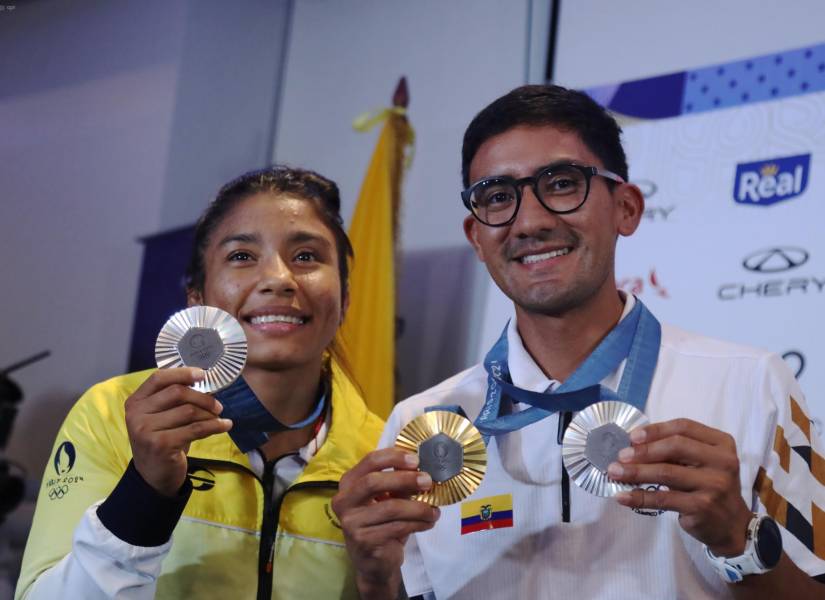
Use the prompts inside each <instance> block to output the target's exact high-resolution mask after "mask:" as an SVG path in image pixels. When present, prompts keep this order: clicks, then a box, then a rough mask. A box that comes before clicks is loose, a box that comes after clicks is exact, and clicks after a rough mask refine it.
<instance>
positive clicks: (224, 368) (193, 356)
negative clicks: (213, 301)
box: [155, 306, 246, 394]
mask: <svg viewBox="0 0 825 600" xmlns="http://www.w3.org/2000/svg"><path fill="white" fill-rule="evenodd" d="M155 360H156V361H157V365H158V368H160V369H170V368H173V367H198V368H200V369H203V370H204V371H205V373H206V376H205V377H204V379H203V380H202V381H198V382H196V383H195V384H194V385H193V386H192V387H193V388H194V389H196V390H197V391H199V392H204V393H206V394H211V393H214V392H217V391H220V390H222V389H223V388H225V387H227V386H229V385H230V384H231V383H232V382H233V381H235V380H236V379H237V378H238V376H239V375H240V374H241V371H243V368H244V365H245V364H246V335H245V334H244V332H243V329H242V328H241V325H240V323H238V321H237V320H235V317H233V316H232V315H230V314H229V313H227V312H225V311H223V310H221V309H220V308H215V307H214V306H192V307H189V308H187V309H185V310H182V311H180V312H177V313H175V314H174V315H172V316H171V317H170V318H169V320H168V321H166V324H165V325H164V326H163V328H162V329H161V330H160V333H159V334H158V339H157V342H155Z"/></svg>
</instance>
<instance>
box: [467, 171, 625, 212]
mask: <svg viewBox="0 0 825 600" xmlns="http://www.w3.org/2000/svg"><path fill="white" fill-rule="evenodd" d="M594 175H599V176H601V177H604V178H606V179H609V180H611V181H615V182H617V183H624V182H625V181H624V179H622V178H621V177H619V176H618V175H616V174H615V173H611V172H610V171H607V170H605V169H599V168H598V167H583V166H582V165H573V164H555V165H550V166H547V167H542V168H541V169H539V170H538V171H536V173H535V174H534V175H533V176H532V177H523V178H521V179H515V178H513V177H508V176H506V175H502V176H501V177H488V178H487V179H482V180H480V181H477V182H475V183H474V184H473V185H471V186H470V187H468V188H467V189H466V190H464V191H463V192H461V199H462V200H463V201H464V206H466V207H467V208H468V209H469V210H470V212H472V213H473V216H474V217H475V218H476V219H478V220H479V221H481V222H482V223H484V224H485V225H489V226H491V227H503V226H505V225H509V224H510V223H512V222H513V221H514V220H515V219H516V214H518V209H519V206H521V190H522V188H523V187H524V186H525V185H527V184H529V185H530V187H532V188H533V193H534V194H535V195H536V198H538V201H539V202H541V205H542V206H544V208H546V209H547V210H549V211H550V212H553V213H557V214H560V215H563V214H566V213H571V212H573V211H574V210H577V209H578V208H579V207H581V205H582V204H584V201H585V200H587V195H588V194H589V193H590V179H591V178H592V177H593V176H594Z"/></svg>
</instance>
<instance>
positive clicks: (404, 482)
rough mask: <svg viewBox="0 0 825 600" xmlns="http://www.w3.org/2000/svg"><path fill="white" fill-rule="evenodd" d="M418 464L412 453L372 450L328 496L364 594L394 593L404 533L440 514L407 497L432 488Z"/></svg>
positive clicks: (424, 526)
mask: <svg viewBox="0 0 825 600" xmlns="http://www.w3.org/2000/svg"><path fill="white" fill-rule="evenodd" d="M417 467H418V456H417V455H415V454H410V453H408V452H404V451H402V450H399V449H397V448H386V449H384V450H376V451H375V452H371V453H369V454H367V455H366V456H365V457H364V458H363V459H362V460H361V462H359V463H358V464H357V465H355V466H354V467H353V468H352V469H351V470H350V471H349V472H348V473H346V474H345V475H344V477H342V478H341V484H340V485H339V488H338V494H337V495H336V496H335V497H334V498H333V499H332V509H333V510H334V511H335V514H336V515H338V519H339V520H340V521H341V527H342V528H343V530H344V540H345V541H346V544H347V551H348V552H349V555H350V558H351V559H352V562H353V564H354V565H355V569H356V572H357V575H356V583H357V584H358V590H359V592H360V594H361V597H362V598H365V599H367V598H370V599H372V598H380V599H382V600H384V599H395V598H396V596H397V594H398V590H399V586H400V584H401V579H400V578H401V572H400V569H401V563H402V562H403V560H404V544H405V543H406V542H407V538H408V537H409V536H410V534H411V533H415V532H418V531H425V530H427V529H431V528H432V527H433V526H434V525H435V522H436V520H437V519H438V516H439V514H440V512H439V510H438V509H437V508H435V507H433V506H430V505H429V504H426V503H424V502H418V501H415V500H410V499H409V498H410V496H412V495H414V494H417V493H419V492H423V491H426V490H428V489H430V488H431V487H432V479H431V478H430V476H429V475H428V474H427V473H423V472H420V471H417V470H416V468H417ZM385 469H395V470H393V471H385Z"/></svg>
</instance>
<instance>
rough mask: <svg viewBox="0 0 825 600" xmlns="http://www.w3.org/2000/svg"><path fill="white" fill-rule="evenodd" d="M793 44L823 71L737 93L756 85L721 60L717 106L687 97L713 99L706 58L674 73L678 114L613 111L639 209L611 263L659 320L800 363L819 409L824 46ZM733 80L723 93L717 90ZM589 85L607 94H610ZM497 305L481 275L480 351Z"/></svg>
mask: <svg viewBox="0 0 825 600" xmlns="http://www.w3.org/2000/svg"><path fill="white" fill-rule="evenodd" d="M797 54H799V52H797ZM800 56H801V59H800V60H802V59H804V60H812V61H814V63H813V69H812V71H813V73H814V74H817V73H820V72H822V73H823V75H822V81H819V80H817V79H815V78H814V79H811V81H810V82H802V81H801V80H799V79H798V77H799V75H800V74H799V73H797V72H794V74H793V75H792V76H791V78H792V79H796V84H798V86H797V87H795V88H794V89H790V88H788V87H787V85H786V87H785V88H784V89H780V90H778V91H777V93H776V94H775V95H776V96H780V97H781V96H785V97H784V98H780V99H778V100H773V101H760V102H754V101H751V102H747V101H743V100H742V98H743V95H744V98H752V97H753V96H754V95H755V93H756V92H748V91H744V90H746V89H749V88H747V85H749V84H747V82H745V81H743V80H741V79H740V80H739V81H737V82H736V83H735V84H734V85H733V86H731V84H730V81H731V78H730V77H727V78H725V77H724V75H725V70H724V68H723V72H722V74H720V75H719V76H718V77H719V83H718V86H724V87H725V88H726V89H727V92H726V93H727V95H724V94H722V95H721V96H720V101H719V102H717V103H716V104H717V105H720V106H727V107H726V108H721V109H716V107H714V106H713V100H710V101H709V105H707V106H700V105H699V103H698V101H696V97H705V96H708V94H709V95H710V97H711V98H713V99H715V97H714V96H713V93H714V86H713V85H712V84H709V85H706V84H704V83H702V79H701V78H702V77H703V76H709V75H708V74H712V75H713V76H717V75H716V73H717V71H718V70H719V66H714V67H712V68H708V69H702V70H697V71H694V72H686V73H685V78H684V81H685V86H684V94H683V97H682V102H681V105H679V106H677V107H676V109H677V110H678V112H680V113H681V114H679V115H677V116H673V117H670V118H663V119H656V120H644V121H639V120H638V119H634V120H632V121H629V120H627V119H625V122H624V123H623V125H624V130H625V134H624V143H625V148H626V150H627V153H628V159H629V164H630V172H631V179H633V180H634V181H636V182H637V183H639V185H640V187H642V189H643V191H644V192H645V195H646V196H647V210H646V214H645V218H644V219H643V222H642V226H641V227H640V228H639V230H638V231H637V233H636V234H635V235H634V236H633V237H631V238H627V239H622V240H620V242H619V247H618V252H617V272H616V276H617V282H618V284H619V286H620V287H622V288H623V289H625V290H628V291H632V292H634V293H635V294H636V295H637V296H639V297H640V298H641V299H642V300H643V301H644V302H645V303H646V304H647V305H648V307H650V309H651V310H652V311H653V312H654V314H656V315H657V316H658V317H659V318H660V320H662V321H666V322H670V323H673V324H675V325H678V326H680V327H683V328H685V329H689V330H693V331H697V332H700V333H703V334H706V335H711V336H713V337H719V338H724V339H729V340H732V341H736V342H740V343H746V344H750V345H755V346H760V347H763V348H767V349H769V350H772V351H774V352H777V353H779V354H782V355H786V360H787V361H788V363H789V364H790V365H791V368H792V369H793V370H794V371H795V372H796V371H800V369H801V373H799V379H800V383H801V385H802V388H803V390H804V391H805V393H806V397H807V399H808V402H809V405H810V406H811V410H812V412H813V415H814V416H815V417H816V418H818V419H819V420H820V421H821V420H825V372H823V368H822V367H823V365H825V345H823V341H822V340H823V337H825V335H824V334H825V318H823V315H822V313H823V309H825V218H824V217H823V215H824V214H825V206H823V201H825V182H823V176H824V175H825V163H823V156H825V92H811V91H810V90H811V89H822V88H823V87H825V68H819V65H820V64H822V63H825V46H818V47H815V48H814V49H813V50H812V51H811V53H810V55H809V56H807V58H806V57H805V55H804V54H800ZM770 58H771V60H772V61H774V63H775V56H774V55H772V56H771V57H770ZM765 59H766V57H761V58H755V59H753V60H754V61H756V62H755V63H754V64H756V65H759V64H761V63H760V62H759V61H760V60H762V61H763V62H764V60H765ZM746 62H747V61H742V64H738V63H737V64H736V65H734V64H733V63H732V64H731V65H729V66H727V73H728V74H730V72H731V70H732V68H734V67H737V65H738V67H740V68H741V69H745V68H746ZM787 64H788V63H787V61H785V62H782V61H780V62H779V63H778V66H777V69H779V68H780V66H781V65H785V67H784V68H782V74H783V77H785V78H786V79H787V78H788V73H789V71H791V70H792V69H793V68H792V67H788V66H787ZM752 68H753V67H751V68H749V69H748V70H751V69H752ZM693 73H696V75H695V76H694V75H693ZM802 83H807V85H806V86H803V85H802ZM757 84H759V85H764V84H767V85H768V88H767V89H768V92H767V93H768V94H770V90H771V89H772V86H771V82H770V75H769V77H768V81H767V82H765V81H764V80H763V81H761V82H760V81H758V75H754V79H753V85H757ZM777 85H781V84H777ZM616 88H617V86H609V89H610V90H612V91H614V92H615V89H616ZM703 88H705V89H706V91H705V92H704V93H703V92H702V89H703ZM708 88H709V89H708ZM605 89H608V88H601V91H602V92H603V91H604V90H605ZM734 89H735V91H736V97H734V96H733V95H732V94H731V93H728V92H731V90H734ZM795 90H798V91H802V92H804V93H802V94H801V95H800V94H798V93H796V91H795ZM595 95H598V94H595ZM736 98H738V99H739V100H736ZM602 99H603V100H605V101H606V102H608V103H609V101H610V97H609V95H606V96H605V95H603V98H602ZM691 100H693V101H694V102H693V104H692V105H691ZM743 102H744V103H743ZM688 107H689V108H691V109H693V110H694V111H697V112H696V113H695V114H692V113H688V112H687V111H688ZM788 157H798V158H788ZM786 158H788V160H782V159H786ZM751 163H755V164H751ZM806 163H807V166H806ZM783 173H784V174H783ZM794 177H796V179H794ZM743 185H744V187H743ZM737 200H739V201H737ZM510 314H512V307H511V305H510V301H509V300H508V299H507V298H506V297H504V296H503V294H501V292H500V291H499V290H498V289H497V288H496V287H495V285H494V284H492V283H491V284H490V287H489V288H488V298H487V304H486V308H485V319H484V326H483V331H482V336H481V337H482V342H481V345H480V347H479V349H478V357H479V358H481V357H483V355H484V353H485V352H486V350H487V348H489V347H490V345H491V344H492V343H493V342H494V340H495V339H496V337H497V336H498V335H499V333H500V331H501V328H502V327H503V324H504V322H505V320H506V318H507V317H506V316H504V315H510Z"/></svg>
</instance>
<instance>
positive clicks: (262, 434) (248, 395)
mask: <svg viewBox="0 0 825 600" xmlns="http://www.w3.org/2000/svg"><path fill="white" fill-rule="evenodd" d="M324 389H325V388H324ZM215 397H216V398H217V399H218V400H219V401H220V403H221V404H223V412H222V413H221V417H223V418H225V419H232V429H230V430H229V437H231V438H232V441H233V442H235V445H236V446H237V447H238V448H239V449H240V451H241V452H244V453H246V452H249V451H250V450H254V449H255V448H258V447H260V446H261V445H263V444H264V443H266V442H267V440H269V435H268V434H270V433H276V432H278V431H286V430H288V429H301V428H302V427H306V426H307V425H309V424H310V423H313V422H314V421H315V420H317V419H318V418H319V417H320V416H321V412H322V411H323V410H324V405H325V403H326V397H327V394H326V393H322V394H320V397H319V399H318V402H317V403H316V405H315V408H314V409H313V411H312V414H311V415H309V416H308V417H307V418H306V419H304V420H303V421H300V422H298V423H294V424H292V425H285V424H284V423H281V422H280V421H279V420H278V419H276V418H275V417H274V416H272V413H271V412H269V411H268V410H267V409H266V407H265V406H264V405H263V404H261V401H260V400H258V397H257V396H256V395H255V392H253V391H252V388H250V387H249V386H248V385H247V383H246V381H244V378H243V377H238V378H237V379H236V380H235V381H234V382H233V383H232V385H230V386H229V387H227V388H224V389H223V390H221V391H220V392H218V393H216V394H215Z"/></svg>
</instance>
